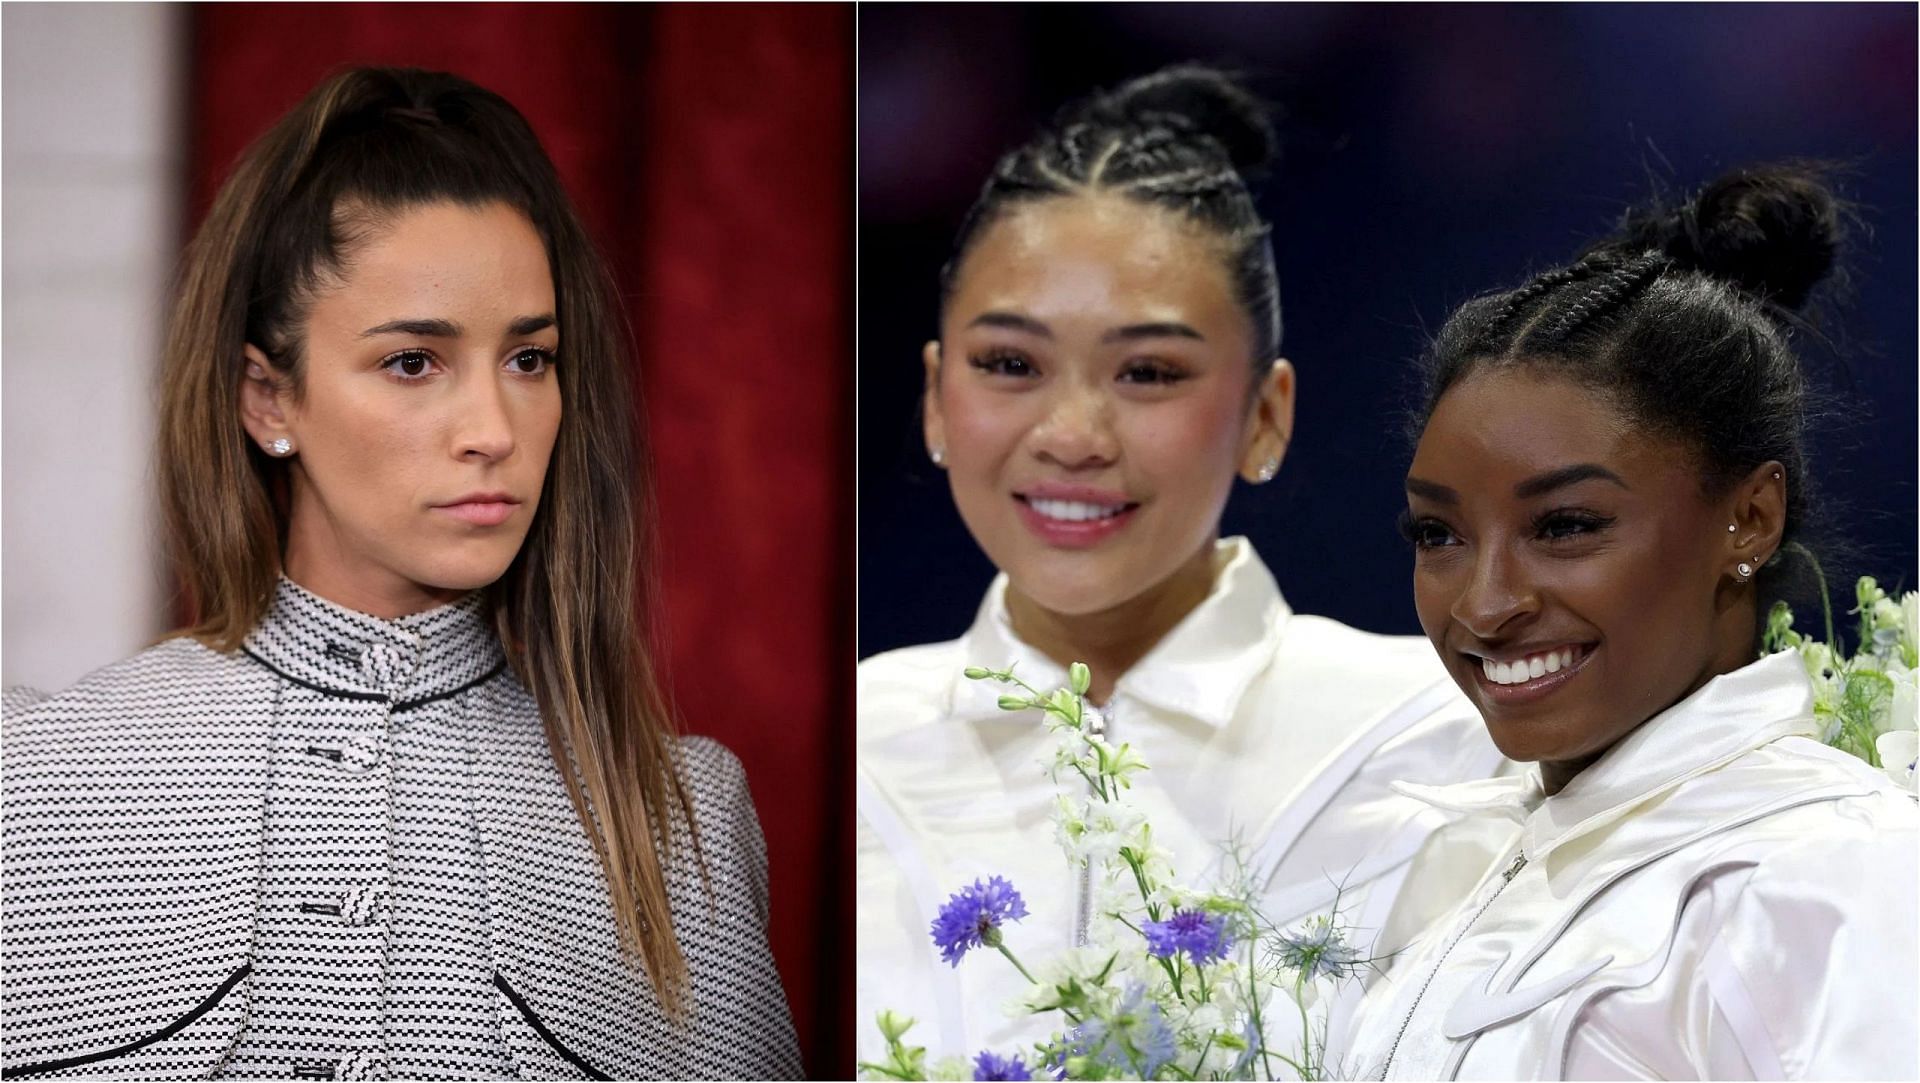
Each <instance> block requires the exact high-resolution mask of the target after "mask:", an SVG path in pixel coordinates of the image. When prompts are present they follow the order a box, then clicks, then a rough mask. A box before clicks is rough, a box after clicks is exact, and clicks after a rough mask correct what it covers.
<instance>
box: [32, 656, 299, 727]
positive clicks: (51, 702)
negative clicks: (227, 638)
mask: <svg viewBox="0 0 1920 1083" xmlns="http://www.w3.org/2000/svg"><path fill="white" fill-rule="evenodd" d="M274 686H275V678H274V676H273V674H272V673H270V672H269V671H267V670H265V669H263V668H262V667H260V666H257V665H255V664H253V663H252V662H251V661H249V660H248V659H247V658H246V657H245V656H244V655H242V654H239V653H233V654H223V653H220V652H218V651H215V650H213V649H212V648H209V647H207V646H206V645H204V644H202V643H199V642H197V641H195V640H192V639H188V638H184V637H182V638H177V639H169V640H166V641H165V642H162V643H159V644H157V645H155V646H153V647H149V648H148V649H146V650H144V651H141V652H140V653H139V654H136V655H134V656H133V657H131V658H127V659H123V660H122V661H119V662H115V663H113V664H112V665H109V666H105V667H103V668H101V669H97V670H95V671H94V672H92V673H90V674H88V675H87V676H86V677H84V678H82V679H81V680H80V681H79V682H78V683H76V684H74V685H73V686H72V687H70V688H67V689H65V690H63V691H60V692H57V693H54V694H52V695H38V696H30V695H23V694H18V693H15V692H13V691H10V692H9V694H8V696H7V700H6V716H5V726H4V727H3V728H4V732H5V735H6V741H7V746H8V752H9V754H14V753H18V752H21V751H24V750H26V749H28V748H31V747H34V746H36V745H39V744H41V743H43V742H47V741H54V742H59V743H73V742H85V741H87V740H89V739H92V738H95V737H98V736H99V735H101V734H103V733H106V732H121V733H125V732H132V731H133V727H134V726H137V727H138V730H137V732H138V733H140V734H142V735H146V736H150V737H155V738H162V737H164V736H165V735H167V734H169V733H171V732H174V731H179V732H182V733H186V732H191V731H193V730H196V729H199V728H201V727H203V726H204V725H205V723H206V722H207V721H208V720H209V719H218V718H223V717H241V716H245V715H247V714H250V713H254V712H257V711H259V710H261V709H264V708H265V707H266V706H267V705H268V704H269V703H270V702H271V691H272V689H273V687H274Z"/></svg>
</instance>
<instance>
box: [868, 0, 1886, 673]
mask: <svg viewBox="0 0 1920 1083" xmlns="http://www.w3.org/2000/svg"><path fill="white" fill-rule="evenodd" d="M859 21H860V31H859V36H860V55H859V69H860V245H859V255H860V267H859V286H860V298H859V304H860V308H859V325H860V339H859V347H860V401H859V426H860V430H859V432H860V447H859V454H860V479H859V506H860V510H859V517H860V518H859V531H860V533H859V546H860V558H859V559H860V568H859V571H860V614H859V616H860V624H859V651H860V654H861V656H862V657H865V656H867V655H869V654H872V653H875V652H877V651H881V650H885V649H888V648H890V647H895V646H901V645H905V644H909V643H919V642H926V641H930V640H937V639H947V638H951V637H953V636H954V635H957V634H958V633H959V632H961V631H962V630H963V629H964V628H965V627H966V625H967V624H968V622H969V621H970V620H971V619H972V616H973V611H974V608H975V606H976V605H977V604H978V601H979V598H980V594H981V591H982V590H983V589H984V587H985V586H986V584H987V581H988V580H989V579H990V578H991V576H992V573H993V569H992V567H991V566H990V565H989V564H988V563H987V561H986V559H985V558H984V557H983V556H981V554H980V552H979V550H978V549H977V548H976V547H975V546H974V544H973V542H972V540H971V539H970V538H969V537H968V535H967V533H966V530H965V528H964V526H963V525H962V524H961V522H960V519H959V516H958V514H957V513H956V512H955V511H954V509H953V505H952V501H951V499H950V498H949V496H948V492H947V488H946V483H945V479H944V477H943V476H942V475H941V474H940V473H939V472H938V471H937V470H935V469H933V468H932V467H931V466H930V465H929V464H928V463H927V460H926V457H925V454H924V451H923V450H922V447H921V438H920V429H919V420H918V414H917V400H918V396H919V393H920V379H921V368H920V361H919V356H920V346H921V344H922V343H923V342H924V341H926V340H927V339H928V338H930V337H932V336H933V335H934V333H935V330H936V296H935V294H936V275H937V272H938V269H939V267H940V264H941V263H942V262H943V261H944V260H945V258H946V256H947V254H948V253H947V249H948V244H949V242H950V240H951V238H952V234H953V230H954V228H955V226H956V225H957V224H958V222H959V219H960V216H961V215H962V213H963V212H964V211H965V209H966V207H967V205H968V204H969V203H970V202H971V200H972V199H973V196H974V195H975V194H976V192H977V191H978V189H979V186H980V183H981V181H982V180H984V179H985V176H986V174H987V171H988V170H989V169H990V167H991V166H992V164H993V161H994V159H995V158H996V157H997V156H998V155H999V154H1000V153H1001V152H1002V151H1003V150H1005V149H1007V148H1008V147H1010V146H1012V145H1013V144H1015V143H1017V142H1020V141H1022V140H1024V139H1026V138H1027V137H1028V136H1029V135H1030V134H1031V133H1032V131H1033V129H1034V127H1035V126H1036V125H1037V124H1038V123H1039V122H1040V121H1042V120H1043V119H1045V118H1046V117H1047V116H1049V115H1050V114H1051V113H1052V112H1053V110H1054V109H1056V108H1057V107H1058V106H1059V105H1060V104H1062V103H1064V102H1065V101H1067V100H1069V99H1071V98H1073V97H1076V96H1078V95H1079V94H1081V93H1083V92H1084V91H1086V90H1087V89H1088V88H1090V87H1093V86H1104V85H1111V84H1114V83H1117V82H1120V81H1122V80H1124V79H1126V78H1129V77H1131V76H1134V75H1137V74H1140V73H1143V72H1146V71H1149V70H1151V69H1153V68H1156V67H1158V66H1160V65H1162V64H1166V63H1170V62H1173V61H1179V60H1189V59H1192V60H1205V61H1211V62H1216V63H1226V64H1228V65H1230V66H1235V67H1238V68H1239V69H1241V70H1242V71H1245V72H1247V73H1249V74H1250V75H1252V76H1254V77H1255V85H1256V87H1257V88H1258V89H1260V90H1261V91H1262V92H1263V94H1264V95H1265V96H1267V97H1268V98H1270V99H1272V100H1273V101H1274V102H1275V103H1276V104H1277V105H1278V106H1279V108H1280V110H1281V111H1282V113H1283V117H1284V119H1283V120H1282V123H1281V134H1282V143H1283V152H1282V159H1281V161H1280V163H1279V165H1278V166H1277V168H1276V170H1275V172H1274V175H1273V176H1272V178H1271V179H1270V180H1269V182H1268V183H1267V185H1266V189H1265V192H1264V194H1263V196H1262V199H1261V202H1262V206H1263V208H1264V210H1265V213H1266V214H1267V215H1268V217H1269V218H1270V220H1271V221H1272V222H1273V225H1274V238H1275V243H1276V254H1277V256H1278V259H1279V265H1280V282H1281V299H1282V305H1283V310H1284V316H1285V325H1286V331H1285V342H1284V352H1285V354H1286V356H1288V357H1289V358H1291V359H1292V360H1293V362H1294V364H1295V366H1296V367H1297V368H1298V370H1299V387H1300V398H1299V416H1298V426H1297V429H1296V431H1295V437H1294V441H1293V445H1292V448H1291V450H1290V452H1289V455H1288V458H1287V461H1286V465H1285V466H1284V468H1283V469H1282V471H1281V475H1280V478H1279V479H1278V480H1277V481H1276V482H1274V483H1273V484H1271V485H1268V486H1266V487H1264V488H1261V489H1250V488H1247V487H1245V486H1240V487H1239V488H1238V489H1237V491H1236V492H1235V494H1234V496H1233V498H1232V500H1231V501H1230V502H1229V504H1228V507H1227V515H1226V521H1225V523H1224V525H1223V532H1224V533H1226V534H1236V533H1244V534H1247V535H1250V536H1251V537H1252V538H1253V540H1254V542H1255V544H1256V546H1257V547H1258V548H1259V550H1260V552H1261V553H1262V554H1263V555H1264V556H1265V558H1266V559H1267V561H1268V563H1269V564H1270V565H1271V566H1272V567H1273V569H1274V571H1275V574H1276V575H1277V576H1278V577H1279V579H1280V584H1281V587H1282V589H1283V590H1284V591H1285V592H1286V594H1287V598H1288V600H1289V602H1291V603H1292V604H1293V606H1294V607H1295V608H1296V609H1298V610H1301V611H1304V612H1313V613H1324V614H1327V615H1329V616H1333V617H1336V618H1338V619H1340V620H1343V621H1346V622H1348V623H1350V624H1354V625H1357V626H1359V627H1362V628H1367V629H1371V630H1375V631H1387V632H1405V633H1413V632H1417V631H1418V625H1417V623H1416V622H1415V619H1414V615H1413V607H1412V603H1411V597H1410V587H1409V569H1410V560H1409V556H1408V553H1407V551H1406V549H1405V547H1404V545H1403V543H1402V542H1401V541H1400V539H1399V537H1398V535H1397V534H1396V533H1395V531H1394V528H1393V519H1394V515H1395V514H1396V512H1397V511H1398V510H1399V509H1400V508H1402V507H1404V499H1403V497H1402V493H1401V486H1400V479H1401V478H1402V476H1403V475H1404V472H1405V464H1406V459H1407V449H1406V447H1405V446H1404V444H1403V443H1402V442H1401V440H1400V439H1399V435H1398V433H1399V418H1400V417H1401V415H1402V412H1403V411H1404V409H1405V407H1406V404H1407V401H1408V391H1409V386H1410V385H1409V383H1408V380H1409V374H1410V364H1409V362H1410V360H1411V359H1412V358H1413V357H1414V356H1416V355H1417V354H1418V353H1419V351H1420V349H1421V347H1422V344H1423V343H1424V341H1425V336H1426V335H1427V333H1428V332H1429V331H1431V330H1434V329H1437V328H1438V326H1439V324H1440V322H1441V321H1442V320H1444V318H1445V317H1446V314H1447V313H1448V311H1449V310H1450V308H1451V307H1452V306H1453V305H1456V304H1457V303H1459V302H1460V301H1462V300H1464V299H1466V298H1467V297H1470V296H1472V295H1473V294H1475V293H1477V292H1480V291H1482V290H1485V289H1488V288H1491V287H1494V286H1502V285H1506V286H1510V285H1514V284H1517V283H1518V282H1519V281H1520V280H1521V279H1522V278H1523V277H1524V276H1525V274H1526V273H1527V272H1528V271H1529V269H1538V268H1543V267H1546V266H1551V265H1554V264H1558V263H1561V262H1564V261H1566V260H1567V259H1569V258H1570V257H1571V256H1572V255H1573V254H1574V253H1575V251H1576V250H1577V249H1578V248H1579V247H1580V245H1581V244H1582V243H1583V242H1584V241H1586V240H1588V239H1591V238H1592V237H1595V236H1597V235H1599V234H1602V233H1605V232H1607V231H1608V230H1609V229H1610V228H1611V226H1612V224H1613V222H1614V220H1615V219H1616V218H1617V217H1618V216H1619V214H1620V212H1621V211H1622V210H1623V209H1625V208H1626V207H1627V206H1629V205H1630V204H1634V203H1638V202H1642V201H1644V200H1645V199H1646V197H1647V196H1648V195H1649V194H1650V193H1651V192H1652V191H1653V190H1654V187H1655V185H1656V184H1658V185H1664V186H1667V187H1669V188H1671V189H1674V190H1691V189H1692V188H1695V187H1697V186H1698V185H1700V184H1702V183H1704V182H1705V181H1707V180H1710V179H1712V178H1713V177H1714V176H1716V175H1718V174H1719V173H1721V172H1723V171H1725V170H1727V169H1730V168H1733V167H1737V166H1740V165H1744V164H1748V163H1753V162H1759V161H1767V160H1773V159H1778V158H1784V157H1816V158H1827V159H1838V160H1840V161H1842V162H1844V163H1847V164H1848V166H1849V167H1850V168H1849V171H1848V173H1847V175H1846V179H1845V181H1844V185H1843V191H1844V192H1845V194H1847V195H1848V196H1849V197H1850V198H1852V199H1854V200H1856V201H1858V202H1859V203H1860V204H1861V207H1862V211H1863V214H1864V216H1865V222H1866V224H1867V225H1868V227H1870V230H1871V236H1870V237H1866V236H1863V237H1861V238H1859V240H1858V243H1856V245H1855V246H1854V247H1853V249H1852V250H1851V253H1850V255H1849V258H1850V261H1851V264H1852V271H1853V275H1852V282H1853V288H1852V296H1851V298H1850V299H1849V300H1848V301H1847V302H1846V304H1845V306H1844V307H1843V308H1841V309H1840V310H1839V317H1840V318H1839V321H1838V323H1837V325H1836V326H1835V327H1834V329H1835V330H1836V331H1838V332H1839V335H1840V338H1839V341H1838V349H1837V350H1833V351H1826V352H1825V353H1822V352H1821V351H1803V353H1806V354H1807V356H1808V357H1809V367H1810V369H1811V370H1812V371H1813V372H1814V373H1815V375H1816V378H1817V379H1818V381H1819V383H1820V384H1821V386H1823V387H1824V388H1826V389H1827V390H1829V391H1831V392H1833V393H1834V394H1835V395H1837V396H1838V398H1837V402H1836V404H1835V405H1834V407H1833V408H1831V409H1830V410H1828V412H1827V413H1826V415H1825V416H1824V417H1822V418H1820V419H1818V420H1817V421H1816V423H1815V426H1814V429H1813V431H1812V456H1813V463H1812V468H1813V470H1814V473H1815V475H1816V477H1817V478H1818V479H1819V481H1820V483H1821V485H1822V486H1823V487H1824V488H1825V489H1826V490H1827V492H1828V494H1829V495H1830V496H1831V497H1834V498H1837V499H1836V504H1837V505H1839V506H1841V507H1843V508H1844V509H1845V512H1844V516H1843V517H1841V519H1840V525H1841V526H1842V528H1843V530H1842V533H1843V534H1844V536H1845V538H1846V540H1847V541H1849V542H1851V543H1852V544H1853V545H1854V546H1855V547H1856V548H1857V549H1858V550H1859V556H1860V558H1861V559H1860V560H1858V561H1856V562H1855V563H1856V564H1857V568H1856V567H1846V568H1841V569H1831V570H1832V571H1835V572H1836V573H1838V574H1837V575H1836V578H1839V577H1840V576H1841V575H1848V574H1852V573H1853V572H1855V571H1865V572H1871V573H1874V574H1878V575H1880V576H1881V578H1882V580H1883V582H1886V583H1889V584H1890V583H1891V582H1892V581H1894V580H1904V582H1905V583H1907V584H1909V585H1911V584H1913V583H1914V582H1915V581H1916V575H1915V541H1914V538H1915V474H1916V470H1915V447H1916V437H1915V415H1916V409H1915V401H1916V400H1915V319H1916V316H1915V296H1916V282H1915V236H1916V221H1915V202H1916V199H1915V175H1916V157H1915V122H1916V120H1915V105H1914V100H1915V92H1914V87H1915V30H1916V25H1915V8H1914V7H1913V6H1911V5H1837V4H1814V5H1733V4H1721V5H1699V6H1694V5H1682V6H1670V5H1658V6H1656V5H1617V6H1616V5H1585V4H1579V5H1574V4H1569V5H1540V6H1503V5H1461V6H1453V5H1384V6H1352V7H1349V6H1340V5H1276V6H1272V7H1267V6H1219V7H1216V6H1212V5H1191V4H1181V5H1165V6H1162V5H1141V6H1112V7H1109V6H1104V5H1102V6H1090V5H1062V6H1044V5H1032V6H1025V5H1022V6H1006V7H1000V6H987V5H964V6H953V7H946V6H913V5H902V6H871V5H869V6H863V7H862V8H860V10H859ZM1840 588H1841V590H1840V593H1841V594H1842V595H1843V596H1844V597H1846V598H1848V599H1850V598H1851V593H1852V592H1851V589H1850V588H1849V587H1847V586H1846V585H1845V584H1844V582H1842V583H1841V584H1840ZM1845 604H1851V603H1850V601H1849V602H1847V603H1845ZM1803 623H1804V622H1803Z"/></svg>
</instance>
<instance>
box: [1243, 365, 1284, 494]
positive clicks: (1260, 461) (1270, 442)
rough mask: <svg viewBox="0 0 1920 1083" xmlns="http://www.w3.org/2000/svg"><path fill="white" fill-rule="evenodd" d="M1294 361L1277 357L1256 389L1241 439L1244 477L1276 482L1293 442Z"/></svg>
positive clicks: (1254, 481)
mask: <svg viewBox="0 0 1920 1083" xmlns="http://www.w3.org/2000/svg"><path fill="white" fill-rule="evenodd" d="M1293 393H1294V385H1293V362H1291V361H1288V360H1287V359H1286V358H1284V357H1280V358H1275V359H1274V362H1273V364H1272V365H1270V366H1268V367H1267V371H1266V372H1265V373H1264V374H1263V375H1262V376H1261V377H1260V382H1259V383H1258V384H1256V385H1255V386H1254V389H1253V408H1252V409H1250V410H1248V411H1247V431H1246V435H1245V437H1244V438H1243V439H1242V440H1241V445H1240V447H1241V451H1240V476H1241V477H1242V478H1245V479H1246V480H1247V481H1249V482H1252V483H1254V484H1256V485H1257V484H1259V483H1261V482H1265V481H1272V480H1273V476H1274V474H1276V473H1278V472H1279V470H1280V463H1281V461H1282V460H1284V459H1285V458H1286V457H1287V445H1288V444H1289V443H1291V442H1292V441H1293Z"/></svg>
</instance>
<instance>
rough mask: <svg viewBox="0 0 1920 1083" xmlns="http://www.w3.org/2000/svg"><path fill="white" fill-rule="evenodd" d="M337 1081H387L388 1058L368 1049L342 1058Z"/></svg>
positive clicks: (335, 1075)
mask: <svg viewBox="0 0 1920 1083" xmlns="http://www.w3.org/2000/svg"><path fill="white" fill-rule="evenodd" d="M333 1078H335V1079H385V1078H387V1058H385V1057H383V1056H381V1055H380V1054H379V1053H378V1052H375V1051H373V1050H368V1049H357V1050H355V1051H353V1052H352V1053H349V1054H347V1055H346V1056H344V1057H341V1058H340V1066H339V1068H338V1070H337V1071H336V1072H335V1073H334V1077H333Z"/></svg>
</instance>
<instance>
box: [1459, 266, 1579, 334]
mask: <svg viewBox="0 0 1920 1083" xmlns="http://www.w3.org/2000/svg"><path fill="white" fill-rule="evenodd" d="M1593 273H1594V264H1593V262H1592V261H1591V260H1581V261H1580V262H1578V263H1575V264H1573V265H1572V266H1570V267H1560V268H1556V269H1554V270H1551V271H1547V272H1546V273H1544V274H1541V275H1539V276H1538V277H1536V278H1534V280H1533V281H1531V282H1528V283H1527V284H1526V285H1524V286H1521V287H1520V288H1519V289H1517V290H1514V291H1513V292H1511V293H1509V294H1507V295H1506V296H1505V297H1504V298H1503V299H1502V300H1501V302H1500V308H1499V310H1498V311H1497V312H1495V313H1494V314H1493V316H1492V318H1491V319H1490V320H1489V321H1488V323H1487V326H1486V330H1485V331H1484V332H1483V335H1484V336H1485V337H1486V338H1488V339H1498V338H1500V336H1502V335H1504V334H1506V333H1507V332H1509V331H1511V330H1513V328H1514V325H1515V321H1516V320H1518V319H1519V318H1520V317H1521V316H1522V315H1523V314H1525V313H1526V312H1527V310H1528V309H1530V308H1531V307H1533V305H1534V304H1535V303H1537V302H1540V301H1544V300H1545V299H1546V298H1548V297H1549V296H1551V295H1552V294H1553V293H1554V292H1555V291H1557V290H1559V289H1560V287H1562V286H1566V285H1570V284H1572V283H1575V282H1579V281H1582V280H1584V279H1586V278H1588V277H1590V276H1591V275H1592V274H1593Z"/></svg>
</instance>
